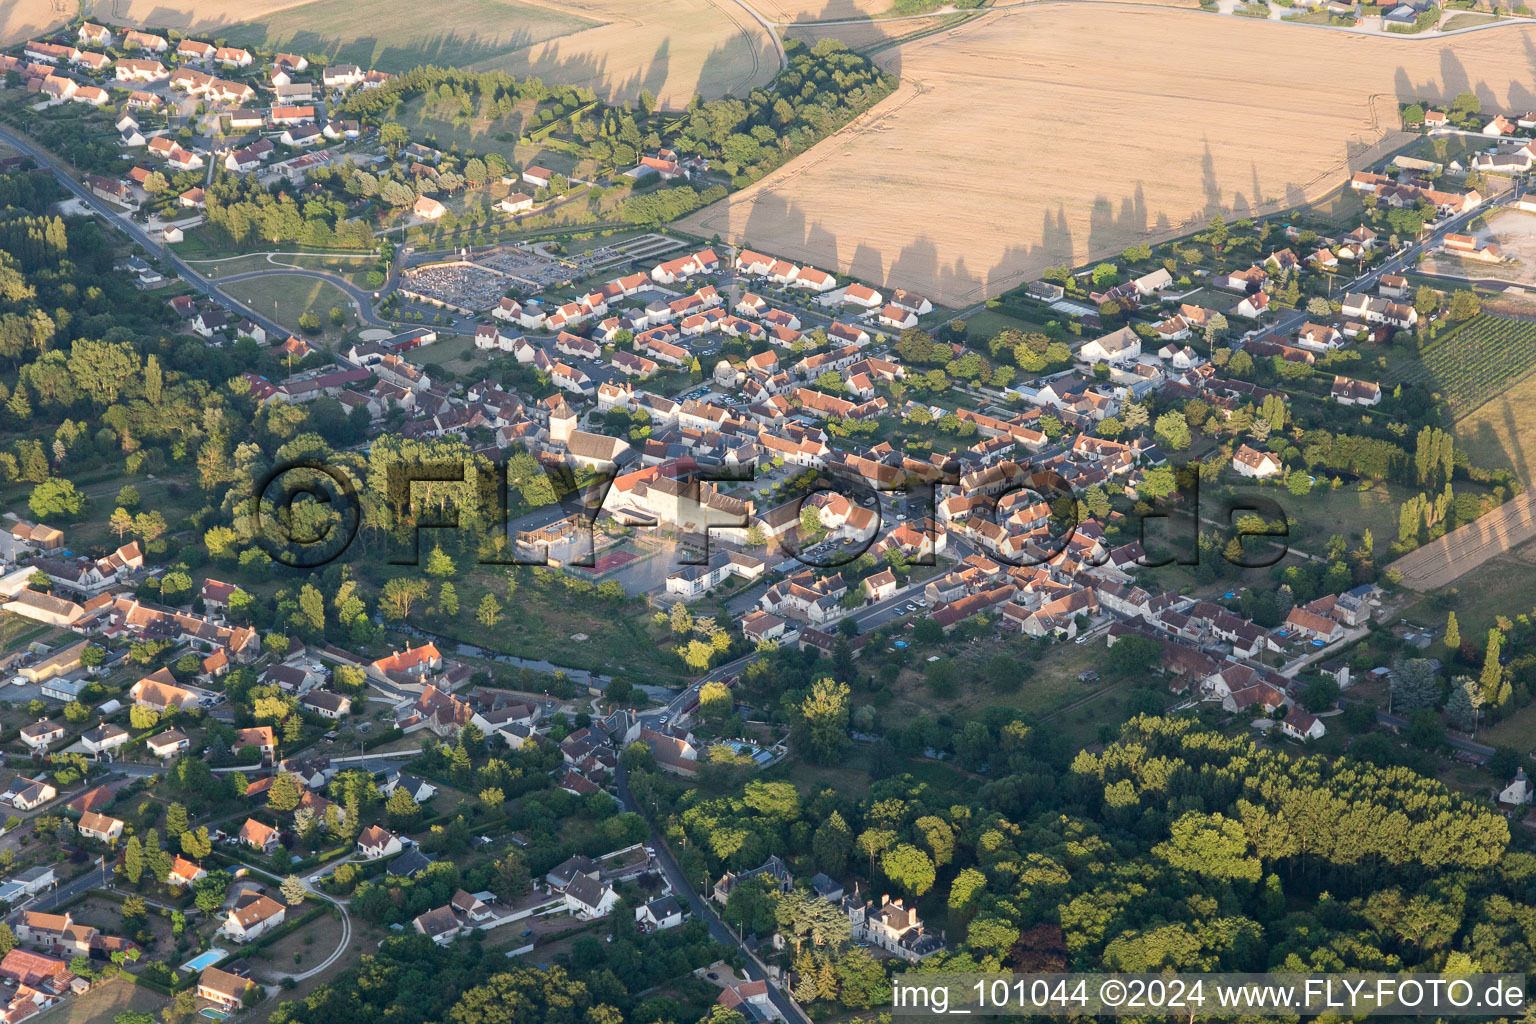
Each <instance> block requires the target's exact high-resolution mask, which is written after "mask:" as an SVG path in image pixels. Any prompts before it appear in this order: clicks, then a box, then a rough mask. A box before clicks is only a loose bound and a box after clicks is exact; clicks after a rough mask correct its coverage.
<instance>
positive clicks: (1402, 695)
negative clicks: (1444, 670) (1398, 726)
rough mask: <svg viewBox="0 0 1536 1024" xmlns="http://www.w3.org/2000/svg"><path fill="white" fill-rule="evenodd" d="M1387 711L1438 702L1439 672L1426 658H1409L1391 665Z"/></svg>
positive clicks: (1406, 709)
mask: <svg viewBox="0 0 1536 1024" xmlns="http://www.w3.org/2000/svg"><path fill="white" fill-rule="evenodd" d="M1388 682H1389V684H1390V687H1391V701H1390V702H1389V704H1388V710H1389V711H1395V712H1399V713H1401V712H1405V711H1411V710H1413V709H1414V708H1426V707H1433V706H1434V705H1436V704H1438V703H1440V673H1439V671H1438V669H1437V668H1436V667H1435V663H1434V662H1433V661H1430V660H1429V659H1427V658H1409V659H1408V660H1406V661H1402V662H1399V663H1398V664H1397V665H1394V666H1393V667H1392V671H1391V673H1390V677H1389V679H1388Z"/></svg>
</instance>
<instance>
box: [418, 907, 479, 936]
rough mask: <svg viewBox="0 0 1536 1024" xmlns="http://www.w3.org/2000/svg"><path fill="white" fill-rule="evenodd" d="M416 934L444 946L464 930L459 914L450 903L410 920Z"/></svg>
mask: <svg viewBox="0 0 1536 1024" xmlns="http://www.w3.org/2000/svg"><path fill="white" fill-rule="evenodd" d="M411 927H413V928H415V929H416V933H417V934H418V935H425V936H426V937H427V938H429V939H431V940H432V941H433V942H435V943H437V944H438V945H439V946H446V945H448V944H449V943H451V942H453V940H454V939H456V938H458V936H459V934H460V933H461V932H464V931H466V930H467V929H466V928H465V927H464V923H463V922H462V921H461V920H459V915H458V914H456V913H454V909H453V907H452V906H451V905H447V906H441V907H437V908H435V909H433V910H429V911H427V912H426V913H425V914H420V915H418V916H417V917H416V919H415V920H414V921H412V922H411Z"/></svg>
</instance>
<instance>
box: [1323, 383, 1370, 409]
mask: <svg viewBox="0 0 1536 1024" xmlns="http://www.w3.org/2000/svg"><path fill="white" fill-rule="evenodd" d="M1329 397H1331V398H1332V399H1333V400H1334V401H1335V402H1338V403H1339V404H1340V405H1380V404H1381V385H1380V384H1377V383H1376V382H1374V381H1368V380H1351V379H1350V378H1348V377H1334V378H1333V390H1332V391H1331V392H1330V393H1329Z"/></svg>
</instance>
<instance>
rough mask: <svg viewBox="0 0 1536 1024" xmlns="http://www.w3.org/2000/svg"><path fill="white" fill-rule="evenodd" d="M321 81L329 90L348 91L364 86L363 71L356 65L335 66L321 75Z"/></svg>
mask: <svg viewBox="0 0 1536 1024" xmlns="http://www.w3.org/2000/svg"><path fill="white" fill-rule="evenodd" d="M320 81H321V82H323V83H324V84H325V87H326V88H327V89H347V88H350V87H352V86H354V85H361V84H362V81H363V69H362V68H360V67H358V66H357V65H356V64H334V65H332V66H331V67H328V68H326V69H325V70H324V71H323V72H321V73H320Z"/></svg>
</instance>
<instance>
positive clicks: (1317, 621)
mask: <svg viewBox="0 0 1536 1024" xmlns="http://www.w3.org/2000/svg"><path fill="white" fill-rule="evenodd" d="M1285 626H1286V628H1287V629H1288V630H1289V631H1290V632H1291V633H1293V634H1294V635H1297V636H1300V637H1301V638H1303V639H1311V640H1322V641H1323V642H1325V643H1332V642H1333V641H1335V640H1337V639H1339V638H1340V637H1341V636H1343V635H1344V627H1343V626H1341V625H1339V623H1338V622H1336V621H1334V620H1333V619H1331V618H1329V617H1327V616H1326V615H1318V614H1317V613H1316V612H1310V611H1308V610H1307V609H1305V608H1292V609H1291V613H1290V614H1289V615H1287V616H1286V617H1285Z"/></svg>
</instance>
